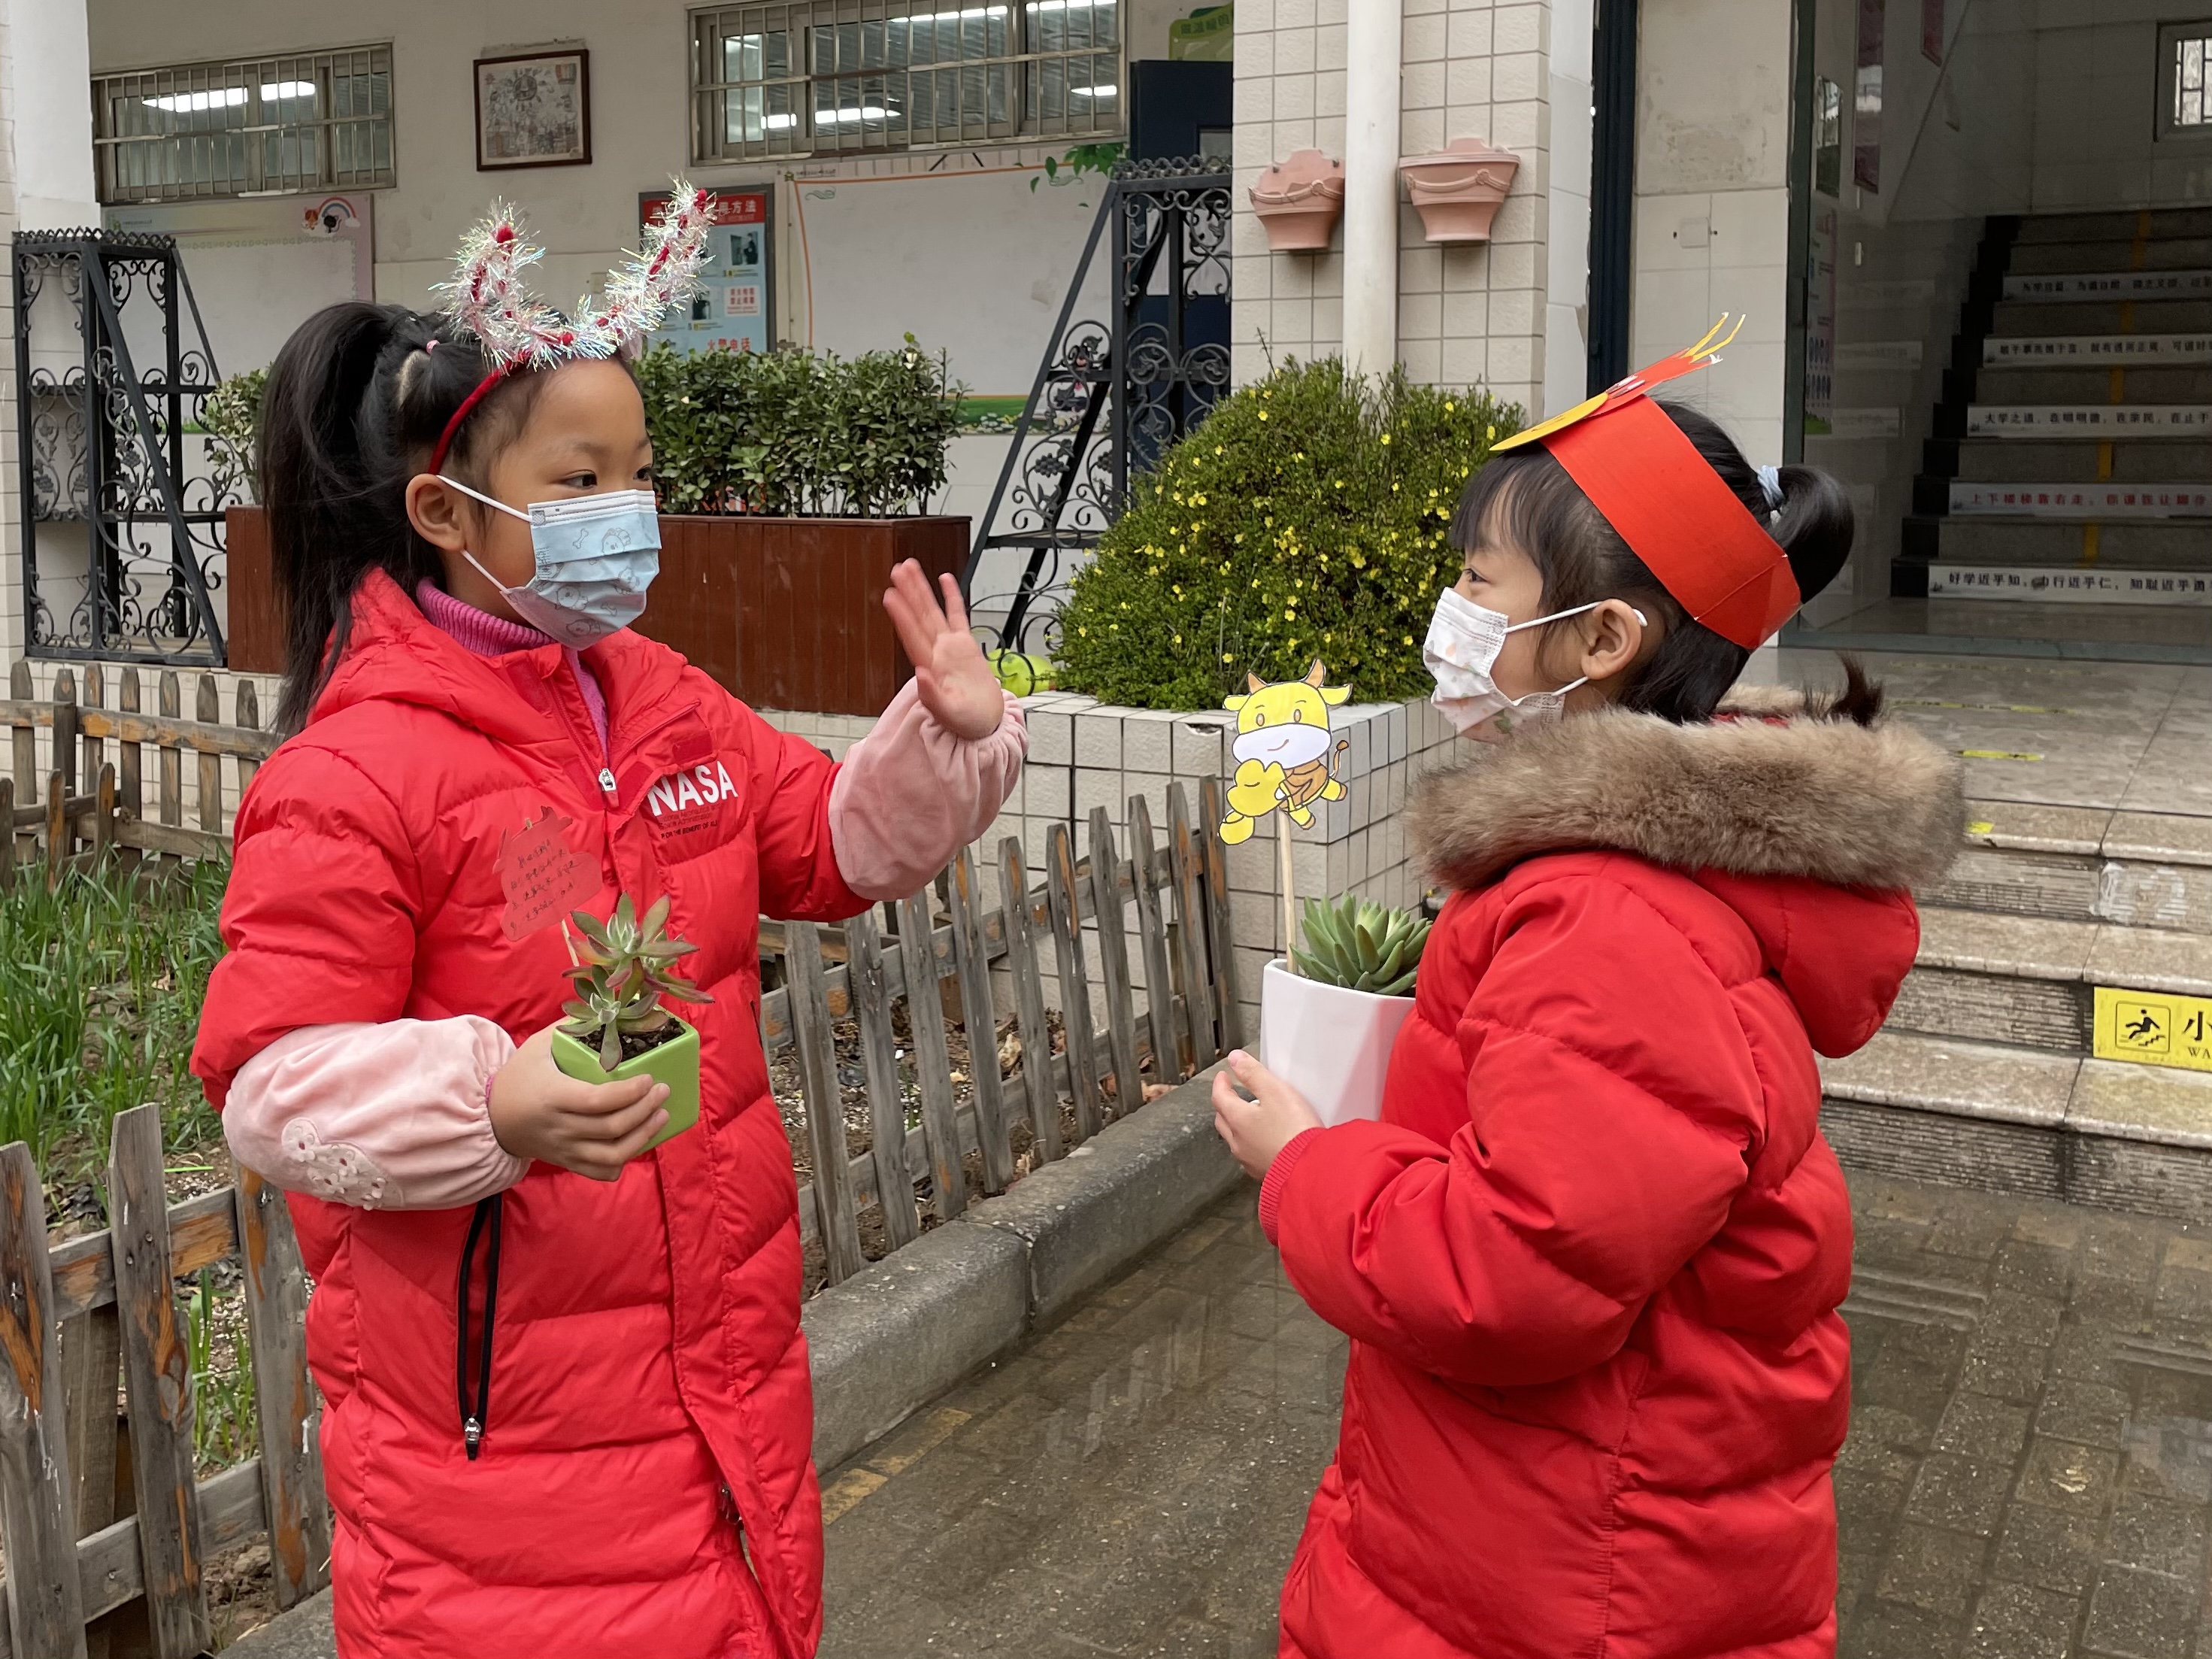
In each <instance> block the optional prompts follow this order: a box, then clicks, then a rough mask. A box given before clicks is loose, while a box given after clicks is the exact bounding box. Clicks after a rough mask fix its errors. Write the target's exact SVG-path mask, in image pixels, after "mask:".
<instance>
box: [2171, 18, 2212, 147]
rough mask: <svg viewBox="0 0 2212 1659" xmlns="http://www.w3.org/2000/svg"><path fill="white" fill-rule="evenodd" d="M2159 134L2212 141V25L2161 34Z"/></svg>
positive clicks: (2182, 25)
mask: <svg viewBox="0 0 2212 1659" xmlns="http://www.w3.org/2000/svg"><path fill="white" fill-rule="evenodd" d="M2159 60H2160V61H2159V79H2160V82H2162V83H2163V84H2162V85H2161V87H2160V94H2161V96H2160V99H2159V134H2160V137H2185V136H2187V137H2212V21H2205V22H2202V23H2170V24H2168V25H2167V26H2166V27H2164V28H2162V29H2160V31H2159Z"/></svg>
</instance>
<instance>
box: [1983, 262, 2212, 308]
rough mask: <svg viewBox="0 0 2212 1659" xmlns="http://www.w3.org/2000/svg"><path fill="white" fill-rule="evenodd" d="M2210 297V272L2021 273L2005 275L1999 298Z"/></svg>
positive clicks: (2052, 300)
mask: <svg viewBox="0 0 2212 1659" xmlns="http://www.w3.org/2000/svg"><path fill="white" fill-rule="evenodd" d="M2206 295H2212V269H2201V268H2200V269H2193V270H2192V269H2186V268H2177V267H2168V268H2166V269H2164V270H2128V269H2125V268H2122V269H2118V270H2044V271H2036V270H2012V271H2010V272H2008V273H2007V275H2006V276H2005V279H2004V289H2003V292H2002V295H2001V296H2000V297H2002V298H2003V299H2006V300H2033V301H2037V302H2039V303H2041V304H2045V305H2063V304H2065V303H2068V302H2069V301H2081V300H2136V301H2144V300H2202V299H2203V298H2204V297H2205V296H2206Z"/></svg>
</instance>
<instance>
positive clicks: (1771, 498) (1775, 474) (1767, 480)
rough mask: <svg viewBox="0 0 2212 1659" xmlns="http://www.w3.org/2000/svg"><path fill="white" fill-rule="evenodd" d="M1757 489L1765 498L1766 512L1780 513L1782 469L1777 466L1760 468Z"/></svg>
mask: <svg viewBox="0 0 2212 1659" xmlns="http://www.w3.org/2000/svg"><path fill="white" fill-rule="evenodd" d="M1759 490H1760V492H1761V493H1762V494H1763V495H1765V497H1766V507H1767V511H1768V512H1769V513H1779V512H1781V511H1782V499H1783V498H1782V469H1781V468H1780V467H1778V466H1762V467H1760V468H1759Z"/></svg>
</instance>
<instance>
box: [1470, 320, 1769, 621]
mask: <svg viewBox="0 0 2212 1659" xmlns="http://www.w3.org/2000/svg"><path fill="white" fill-rule="evenodd" d="M1728 320H1729V319H1727V318H1726V317H1723V318H1722V319H1720V321H1719V322H1717V323H1716V324H1715V325H1713V327H1712V330H1711V332H1710V333H1708V334H1707V335H1706V336H1705V338H1704V339H1702V340H1700V341H1699V342H1698V343H1697V344H1695V345H1693V346H1692V347H1691V348H1690V349H1688V350H1686V351H1678V352H1676V353H1675V354H1674V356H1671V357H1662V358H1661V359H1660V360H1659V361H1658V362H1656V363H1652V364H1650V366H1648V367H1646V368H1640V369H1638V370H1637V372H1636V373H1635V374H1632V375H1630V376H1629V377H1628V378H1627V379H1626V380H1622V381H1620V383H1619V384H1618V385H1616V386H1611V387H1608V388H1607V390H1606V391H1604V392H1601V393H1600V394H1599V395H1598V396H1596V397H1595V398H1590V399H1589V401H1588V402H1586V403H1580V404H1576V405H1575V406H1574V407H1573V408H1572V409H1571V410H1567V411H1566V413H1565V414H1564V415H1559V416H1555V417H1553V419H1551V420H1548V421H1546V422H1542V423H1541V425H1538V426H1533V427H1531V428H1528V431H1526V432H1521V433H1516V434H1515V435H1513V436H1512V437H1511V438H1510V439H1508V440H1506V441H1504V443H1501V444H1499V445H1498V446H1497V448H1498V450H1500V451H1503V450H1511V449H1518V448H1520V447H1522V446H1524V445H1528V444H1541V445H1542V446H1543V447H1545V448H1546V449H1547V450H1549V451H1550V452H1551V453H1552V455H1553V457H1554V459H1557V460H1558V461H1559V465H1561V466H1563V467H1565V468H1566V470H1567V476H1568V477H1571V478H1572V479H1573V480H1574V481H1575V483H1576V484H1577V486H1578V487H1579V488H1580V489H1581V490H1582V492H1583V495H1587V496H1589V499H1590V504H1591V505H1592V506H1594V507H1596V508H1597V510H1598V511H1599V512H1600V513H1603V514H1604V515H1605V520H1606V522H1607V524H1609V525H1611V526H1613V529H1614V530H1615V531H1617V532H1619V533H1620V538H1621V540H1623V541H1625V542H1626V543H1627V544H1628V549H1629V551H1631V552H1632V553H1633V554H1635V555H1636V556H1637V557H1638V558H1639V559H1641V560H1643V561H1644V567H1645V568H1647V569H1649V570H1650V572H1651V574H1653V575H1654V576H1656V577H1657V578H1658V579H1659V583H1660V586H1662V587H1664V588H1665V589H1666V590H1667V591H1668V592H1669V593H1670V594H1672V595H1673V596H1674V599H1675V601H1676V603H1678V604H1679V605H1681V607H1682V609H1683V610H1685V611H1687V612H1688V613H1689V616H1690V620H1691V621H1692V622H1695V623H1703V624H1704V625H1705V627H1707V628H1710V629H1712V631H1713V632H1714V633H1716V634H1717V635H1720V636H1721V637H1722V638H1723V639H1724V640H1729V641H1733V642H1734V643H1735V644H1737V645H1740V646H1742V647H1745V648H1746V649H1747V650H1751V649H1756V648H1757V647H1759V646H1761V645H1763V644H1765V642H1766V641H1768V640H1770V639H1771V638H1772V637H1773V636H1774V635H1775V634H1776V632H1777V631H1778V630H1779V629H1780V628H1781V626H1782V624H1783V623H1785V622H1787V621H1789V620H1790V615H1791V613H1792V612H1794V611H1796V609H1797V607H1798V605H1800V604H1801V603H1802V598H1801V596H1800V595H1799V593H1798V591H1797V578H1796V574H1794V573H1793V572H1792V571H1791V570H1790V556H1789V555H1788V554H1786V553H1784V551H1783V550H1782V546H1781V544H1780V543H1778V542H1777V541H1776V540H1775V539H1774V538H1773V537H1772V536H1771V535H1770V534H1768V533H1767V530H1766V526H1764V525H1762V524H1760V523H1759V520H1757V519H1755V518H1753V516H1752V513H1751V509H1750V508H1748V507H1746V506H1744V504H1743V503H1742V501H1740V500H1738V499H1737V497H1736V493H1735V491H1734V490H1733V489H1729V487H1728V484H1727V483H1725V482H1724V481H1723V479H1722V477H1721V475H1720V474H1719V473H1717V472H1716V471H1713V469H1712V467H1711V465H1710V464H1708V463H1707V461H1706V459H1705V457H1704V456H1703V455H1700V454H1699V453H1698V447H1697V446H1696V445H1695V444H1693V443H1692V442H1691V441H1690V440H1689V438H1688V437H1687V435H1685V434H1684V432H1683V431H1682V428H1680V427H1679V426H1676V425H1675V424H1674V422H1673V421H1672V420H1671V419H1669V418H1668V414H1667V411H1666V410H1663V409H1662V408H1661V407H1660V406H1659V405H1658V404H1655V403H1653V402H1652V401H1651V398H1650V395H1649V394H1650V392H1651V390H1652V388H1653V387H1655V386H1663V385H1665V384H1666V383H1667V382H1668V381H1669V380H1675V379H1678V378H1679V377H1680V376H1682V375H1685V374H1692V373H1694V372H1695V371H1696V370H1698V369H1701V368H1707V367H1709V366H1711V364H1713V363H1715V362H1718V361H1719V357H1718V355H1717V354H1718V353H1719V351H1720V349H1721V348H1722V347H1723V346H1725V345H1726V344H1727V343H1729V340H1732V339H1734V338H1735V331H1733V330H1731V331H1729V334H1728V336H1727V337H1726V338H1717V337H1718V336H1719V335H1720V332H1721V330H1722V329H1723V328H1725V327H1727V326H1728ZM1742 326H1743V323H1742V319H1740V318H1739V319H1737V322H1736V327H1737V328H1741V327H1742Z"/></svg>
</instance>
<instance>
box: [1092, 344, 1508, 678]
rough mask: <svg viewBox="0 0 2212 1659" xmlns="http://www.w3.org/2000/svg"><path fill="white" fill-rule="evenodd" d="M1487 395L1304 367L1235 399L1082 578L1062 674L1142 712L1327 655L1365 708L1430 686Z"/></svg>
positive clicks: (1499, 410)
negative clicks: (1441, 596)
mask: <svg viewBox="0 0 2212 1659" xmlns="http://www.w3.org/2000/svg"><path fill="white" fill-rule="evenodd" d="M1521 422H1522V411H1521V409H1520V407H1519V406H1518V405H1517V404H1501V403H1499V402H1498V401H1497V400H1496V399H1495V398H1492V396H1491V395H1490V394H1489V393H1488V392H1482V391H1475V392H1446V391H1440V390H1437V388H1434V387H1431V386H1418V385H1415V384H1413V382H1412V381H1410V380H1407V378H1406V377H1405V374H1404V373H1403V372H1402V371H1399V372H1396V373H1394V374H1392V376H1391V378H1390V379H1389V380H1386V381H1384V382H1383V383H1382V384H1381V385H1379V386H1376V385H1373V384H1370V383H1368V382H1365V381H1363V380H1359V379H1358V378H1356V377H1352V376H1348V375H1347V374H1346V373H1345V370H1344V366H1343V364H1342V363H1341V362H1340V361H1338V360H1336V359H1334V358H1329V359H1325V360H1323V361H1322V362H1310V363H1300V362H1295V361H1293V362H1287V363H1285V365H1284V366H1283V367H1281V368H1278V369H1276V370H1275V371H1274V372H1273V373H1272V374H1269V375H1268V376H1267V378H1266V379H1265V380H1260V381H1258V382H1256V383H1255V384H1254V385H1252V386H1247V387H1245V388H1243V390H1241V391H1239V392H1236V393H1234V394H1232V395H1231V396H1229V397H1227V398H1223V399H1222V401H1221V402H1220V403H1219V404H1218V405H1217V406H1216V407H1215V409H1214V410H1213V412H1212V414H1211V415H1209V416H1207V417H1206V422H1205V424H1204V425H1202V426H1200V428H1198V429H1197V430H1196V431H1195V432H1194V433H1193V434H1192V435H1190V436H1189V437H1188V438H1186V439H1184V440H1183V441H1182V442H1181V443H1180V444H1178V445H1176V447H1175V448H1174V449H1173V450H1171V451H1170V452H1169V453H1168V454H1167V456H1166V457H1165V458H1164V460H1163V462H1162V464H1161V465H1160V466H1159V467H1158V469H1157V470H1156V471H1154V472H1153V473H1152V475H1151V476H1150V477H1146V478H1145V479H1144V480H1142V481H1140V482H1139V483H1138V485H1137V487H1136V489H1135V491H1134V499H1133V501H1131V502H1130V504H1129V507H1128V509H1127V511H1126V512H1125V513H1122V515H1121V517H1120V518H1119V519H1118V520H1115V523H1114V525H1113V526H1112V527H1111V528H1110V529H1109V530H1108V531H1107V532H1106V533H1105V535H1104V536H1103V538H1100V541H1099V544H1098V548H1097V556H1096V557H1095V558H1094V559H1093V560H1092V562H1091V563H1090V564H1088V565H1086V566H1085V567H1084V568H1083V569H1082V570H1080V571H1079V572H1078V573H1077V574H1076V576H1075V578H1074V580H1073V584H1072V586H1071V591H1070V593H1069V597H1068V601H1067V604H1066V608H1065V609H1064V610H1063V611H1062V612H1061V617H1060V623H1061V637H1060V648H1059V651H1058V652H1057V653H1056V660H1057V663H1058V665H1059V669H1060V684H1061V685H1062V686H1064V687H1066V689H1068V690H1076V691H1081V692H1085V693H1087V694H1088V695H1090V696H1095V697H1097V698H1099V699H1101V700H1102V701H1103V702H1114V703H1124V704H1131V705H1133V706H1135V707H1137V708H1218V707H1219V706H1220V703H1221V700H1222V698H1223V697H1224V696H1226V695H1227V694H1228V693H1230V692H1231V691H1232V690H1243V686H1244V677H1245V675H1246V674H1247V673H1248V672H1250V673H1255V674H1257V675H1259V676H1260V677H1261V678H1262V679H1267V680H1284V679H1295V678H1297V677H1298V676H1300V675H1302V674H1304V672H1305V671H1306V667H1307V665H1309V664H1310V662H1312V660H1313V659H1315V658H1316V657H1319V658H1320V659H1322V661H1323V662H1325V663H1327V664H1328V672H1329V679H1330V682H1331V683H1332V684H1339V685H1344V684H1349V685H1350V686H1351V687H1352V695H1353V696H1355V697H1356V698H1357V699H1358V700H1359V701H1360V702H1397V701H1401V700H1403V699H1406V698H1410V697H1415V696H1422V695H1424V694H1425V693H1426V692H1427V691H1428V690H1430V689H1431V688H1430V681H1429V676H1428V672H1427V671H1426V670H1425V669H1424V668H1423V667H1422V666H1421V640H1422V638H1423V636H1424V635H1425V634H1426V633H1427V631H1428V625H1429V617H1430V613H1431V611H1434V610H1435V608H1436V602H1437V593H1438V592H1439V591H1440V590H1442V589H1443V588H1444V587H1447V586H1450V584H1451V582H1452V581H1453V580H1455V574H1456V569H1457V566H1458V560H1459V556H1458V554H1457V553H1456V552H1455V550H1454V549H1453V548H1452V547H1451V546H1450V545H1449V538H1448V535H1447V532H1448V531H1449V528H1450V525H1451V518H1452V513H1453V512H1454V510H1455V508H1456V507H1458V505H1459V499H1460V495H1461V492H1462V489H1464V487H1465V486H1466V483H1467V481H1468V477H1471V476H1472V475H1473V474H1474V470H1475V469H1476V468H1477V467H1479V466H1480V465H1482V463H1483V462H1484V461H1485V460H1486V459H1488V457H1489V454H1490V447H1491V445H1492V443H1494V442H1496V441H1498V440H1499V439H1501V438H1504V437H1507V436H1509V435H1511V434H1512V433H1514V432H1516V431H1518V430H1519V429H1520V427H1521Z"/></svg>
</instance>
